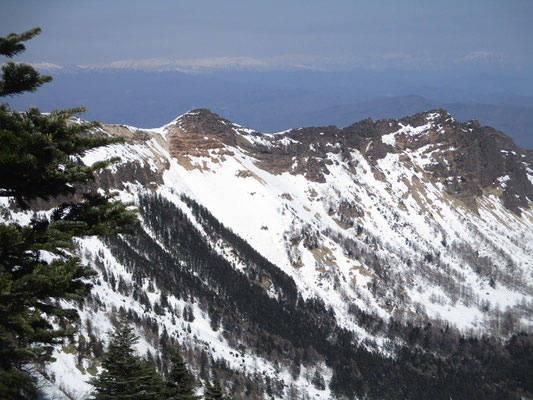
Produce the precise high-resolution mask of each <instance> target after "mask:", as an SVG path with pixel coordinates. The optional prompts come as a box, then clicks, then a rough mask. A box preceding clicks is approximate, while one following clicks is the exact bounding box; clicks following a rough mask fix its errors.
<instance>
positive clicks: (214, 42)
mask: <svg viewBox="0 0 533 400" xmlns="http://www.w3.org/2000/svg"><path fill="white" fill-rule="evenodd" d="M532 21H533V1H531V0H507V1H504V0H500V1H494V0H468V1H465V0H462V1H454V0H449V1H442V0H440V1H434V0H423V1H418V0H404V1H398V0H394V1H387V0H385V1H356V0H330V1H323V0H322V1H318V0H284V1H279V0H270V1H266V0H264V1H254V0H246V1H244V0H224V1H221V0H218V1H216V0H195V1H179V0H178V1H170V0H168V1H164V0H152V1H136V0H127V1H125V0H116V1H110V0H106V1H102V0H90V1H87V0H76V1H68V0H48V1H46V2H43V1H42V0H39V1H33V0H32V1H30V0H27V1H26V0H0V36H4V35H5V34H7V33H9V32H20V31H23V30H26V29H29V28H32V27H35V26H40V27H41V28H42V30H43V32H42V34H41V35H40V37H39V38H37V39H34V40H32V41H31V42H29V43H28V45H27V48H28V50H27V52H26V53H25V54H24V55H23V56H22V57H21V60H23V61H27V62H34V63H38V62H42V63H52V64H57V65H60V66H66V65H83V66H110V65H114V66H115V67H132V66H134V67H139V66H140V67H141V68H143V67H144V68H150V67H153V66H157V65H163V64H165V65H170V64H172V63H176V61H175V60H180V61H179V63H178V64H183V63H185V64H187V63H189V64H190V65H194V64H195V63H204V64H205V65H209V63H215V64H216V65H222V64H228V63H229V64H231V63H240V64H247V65H249V66H257V65H260V66H263V67H264V68H276V67H283V66H287V65H290V66H299V67H302V68H317V69H320V68H322V69H327V70H335V69H350V68H354V67H362V68H369V69H373V68H378V69H379V68H399V69H411V70H416V69H443V68H452V69H460V68H469V67H474V68H480V67H485V68H492V69H505V70H513V69H516V70H522V71H526V70H528V69H531V68H533V23H532ZM217 63H218V64H217Z"/></svg>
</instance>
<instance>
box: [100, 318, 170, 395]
mask: <svg viewBox="0 0 533 400" xmlns="http://www.w3.org/2000/svg"><path fill="white" fill-rule="evenodd" d="M137 341H138V337H137V336H135V334H134V333H133V328H131V327H130V326H128V325H127V324H126V323H124V322H121V323H120V324H119V326H118V327H117V328H116V329H115V332H114V333H113V336H112V338H111V341H110V343H109V348H108V350H107V352H106V354H105V356H104V360H103V361H102V367H103V369H104V371H102V373H100V375H98V377H96V378H94V379H93V380H92V381H91V384H92V385H93V386H94V388H95V392H94V395H93V396H94V399H95V400H112V399H113V400H121V399H124V400H126V399H135V400H157V399H161V398H162V397H161V389H162V386H161V378H160V377H159V375H158V374H157V373H156V371H155V366H154V363H153V360H150V359H148V360H146V361H142V360H141V359H140V358H139V357H138V356H137V355H136V354H135V351H134V349H133V346H134V345H135V344H136V343H137Z"/></svg>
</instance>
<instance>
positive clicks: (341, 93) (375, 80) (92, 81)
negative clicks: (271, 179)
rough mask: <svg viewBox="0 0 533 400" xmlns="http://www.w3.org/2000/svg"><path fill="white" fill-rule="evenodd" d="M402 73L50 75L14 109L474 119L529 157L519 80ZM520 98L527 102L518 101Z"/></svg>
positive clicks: (112, 119)
mask: <svg viewBox="0 0 533 400" xmlns="http://www.w3.org/2000/svg"><path fill="white" fill-rule="evenodd" d="M436 74H437V73H435V72H433V73H428V72H410V71H366V70H359V71H348V72H318V71H268V72H264V71H263V72H255V71H224V72H220V71H217V72H211V73H202V74H187V73H182V72H145V71H131V70H112V69H108V70H81V69H73V70H70V71H68V72H61V71H60V72H54V73H52V75H53V76H54V81H53V82H52V83H50V84H48V85H45V86H44V87H43V88H42V89H41V90H39V91H38V92H37V93H34V94H28V95H24V96H20V97H16V98H14V99H13V101H12V102H11V104H12V105H13V107H14V108H16V109H18V110H23V109H26V108H27V107H29V106H37V107H39V108H40V109H41V110H42V111H50V110H52V109H57V108H65V107H72V106H73V105H76V106H84V107H86V108H87V113H86V114H85V115H84V118H87V119H95V120H99V121H102V122H108V123H124V124H129V125H134V126H141V127H157V126H161V125H163V124H165V123H167V122H168V121H169V120H171V119H172V118H174V117H175V116H176V115H179V114H181V113H183V112H186V111H188V110H191V109H193V108H200V107H206V108H210V109H211V110H213V111H214V112H217V113H220V114H223V115H225V116H227V117H228V118H230V119H231V120H233V121H237V122H239V123H240V124H244V125H246V126H249V127H251V128H254V129H257V130H259V131H263V132H269V131H280V130H285V129H288V128H293V127H295V126H317V125H337V126H346V125H349V124H351V123H353V122H355V121H358V120H361V119H365V118H372V119H383V118H400V117H402V116H405V115H410V114H414V113H417V112H421V111H425V110H429V109H433V108H445V109H446V110H448V111H449V112H450V113H451V114H452V115H454V117H455V118H457V119H458V120H460V121H467V120H471V119H477V120H479V122H480V123H481V124H483V125H490V126H493V127H495V128H496V129H499V130H502V131H503V132H505V133H506V134H507V135H509V136H511V137H512V138H513V139H514V140H515V142H516V143H517V144H518V145H519V146H522V147H525V148H528V149H532V148H533V132H532V128H531V127H533V96H530V95H529V94H530V93H533V92H532V89H531V88H528V87H523V82H524V79H523V78H524V77H520V76H517V77H516V78H513V79H511V78H508V77H498V76H493V75H483V74H482V73H479V72H476V71H473V72H472V73H471V74H466V75H463V76H461V77H458V76H455V75H453V74H446V73H439V74H438V79H436ZM524 93H526V95H523V94H524Z"/></svg>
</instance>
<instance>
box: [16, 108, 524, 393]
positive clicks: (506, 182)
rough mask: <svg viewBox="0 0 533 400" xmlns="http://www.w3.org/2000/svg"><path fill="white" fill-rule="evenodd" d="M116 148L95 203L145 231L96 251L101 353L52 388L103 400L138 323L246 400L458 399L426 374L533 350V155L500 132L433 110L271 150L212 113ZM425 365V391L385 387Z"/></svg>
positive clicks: (133, 131) (86, 320)
mask: <svg viewBox="0 0 533 400" xmlns="http://www.w3.org/2000/svg"><path fill="white" fill-rule="evenodd" d="M103 133H105V134H109V135H112V136H124V137H125V138H126V142H125V143H124V144H115V145H112V146H108V147H105V148H101V149H99V150H97V151H93V152H90V153H88V154H86V156H85V158H84V161H85V162H86V163H87V164H93V163H95V162H97V161H101V160H105V159H109V158H112V157H117V156H118V157H120V159H121V161H120V162H118V163H116V164H114V165H112V166H110V167H108V168H107V169H105V170H103V171H102V172H101V173H100V174H99V176H98V179H97V181H96V182H95V183H94V188H93V189H94V190H100V189H103V190H112V191H115V192H117V193H118V194H119V196H120V198H122V199H123V200H125V201H131V202H133V203H135V205H136V206H137V207H138V209H139V217H140V220H141V227H140V228H139V229H138V232H137V234H136V235H134V236H121V237H118V238H114V239H106V240H101V239H98V238H87V239H84V240H81V241H80V242H79V250H80V254H81V256H82V257H83V259H84V260H85V261H86V262H87V263H88V264H90V265H91V266H93V268H94V269H95V270H96V271H97V272H98V277H97V278H96V280H95V286H94V288H93V290H92V294H91V296H90V298H89V299H88V300H87V301H86V302H85V303H84V304H83V305H81V306H80V314H81V317H82V318H81V323H80V327H81V335H82V336H83V337H84V341H83V342H84V343H85V345H84V346H85V347H84V348H81V349H80V348H79V347H80V346H78V347H77V348H75V346H70V347H69V346H63V347H62V348H58V350H57V354H56V355H57V361H56V362H55V363H54V364H53V365H52V366H51V367H49V368H48V370H47V371H45V373H44V376H45V377H46V378H47V379H48V380H49V381H50V382H53V386H54V387H55V389H54V390H59V389H60V390H59V391H60V392H61V391H62V393H70V394H71V395H72V397H73V398H79V397H81V396H82V395H83V394H84V393H86V392H88V391H89V390H90V386H89V385H88V384H86V383H84V382H86V381H87V380H88V379H89V378H90V377H91V374H95V373H97V371H98V367H99V363H98V356H99V354H101V350H102V342H101V341H102V340H104V341H105V337H106V333H107V331H109V330H110V329H111V327H112V323H113V321H114V320H116V318H119V316H122V317H125V318H128V319H129V320H130V321H133V322H135V324H136V326H137V329H138V333H139V334H140V335H141V337H142V341H141V347H140V349H139V351H140V352H142V353H144V352H146V350H149V351H150V352H151V353H152V354H153V355H156V356H157V357H158V358H159V359H160V360H159V364H158V365H159V367H160V368H161V369H163V370H164V368H165V354H164V353H165V350H166V347H165V346H168V344H169V342H172V341H173V340H178V341H179V342H180V343H181V344H182V348H183V349H185V351H186V352H188V353H187V359H188V361H189V363H190V364H191V366H192V367H193V369H194V370H195V372H196V374H197V375H198V376H199V377H200V379H202V378H205V376H207V375H206V374H209V372H206V371H209V370H212V369H215V370H216V371H218V372H217V374H218V375H219V376H220V377H221V378H222V379H223V380H224V381H225V382H226V386H227V388H228V389H230V390H231V391H233V393H234V394H235V395H236V397H239V396H240V397H239V398H263V396H264V398H270V397H274V398H302V396H303V398H313V399H328V398H332V397H334V396H341V395H344V396H345V397H347V398H353V397H355V396H361V397H363V396H368V397H370V398H388V397H387V396H389V394H388V393H389V392H388V390H391V391H393V390H397V389H398V387H401V388H402V387H405V390H407V392H404V393H409V396H411V397H412V398H417V397H416V395H414V394H412V392H409V390H415V389H413V387H418V386H416V385H419V384H420V382H424V384H427V385H429V386H427V387H435V386H437V387H438V385H436V384H433V383H428V382H429V381H428V380H426V377H425V375H424V373H422V372H420V370H421V369H423V366H424V365H438V366H439V368H443V369H444V370H445V369H446V368H447V367H448V364H446V365H444V366H442V365H441V364H439V363H440V362H442V361H436V359H439V360H440V359H446V360H448V359H451V358H453V354H455V353H454V352H458V353H461V352H464V351H465V350H464V348H463V347H462V346H463V345H464V343H463V342H462V341H461V340H466V339H464V338H470V339H469V340H477V338H480V337H482V336H483V335H486V336H487V337H492V338H494V339H491V340H495V341H494V342H490V344H479V343H478V342H477V341H476V342H475V344H472V342H469V346H470V347H469V349H472V348H473V349H476V348H477V347H476V346H485V345H486V346H489V347H490V346H496V347H490V349H491V350H494V349H495V348H496V349H500V350H501V351H502V352H503V351H504V350H502V349H506V348H507V347H505V346H506V344H505V340H506V339H508V338H510V337H511V335H513V334H515V333H517V332H520V331H525V332H531V331H532V328H533V257H532V255H533V207H532V203H533V152H532V151H526V150H524V149H521V148H518V147H516V146H515V145H514V143H513V142H512V140H511V139H509V138H508V137H506V136H505V135H504V134H502V133H501V132H499V131H495V130H494V129H492V128H489V127H482V126H480V125H479V124H477V123H476V122H475V121H472V122H467V123H459V122H457V121H456V120H454V118H453V117H452V116H450V115H449V114H448V113H447V112H446V111H444V110H432V111H429V112H425V113H421V114H416V115H413V116H411V117H406V118H403V119H400V120H382V121H377V122H375V121H372V120H364V121H360V122H358V123H355V124H353V125H351V126H348V127H346V128H336V127H331V126H330V127H315V128H300V129H293V130H290V131H286V132H279V133H268V134H267V133H259V132H255V131H253V130H250V129H247V128H244V127H242V126H239V125H237V124H235V123H232V122H230V121H228V120H226V119H223V118H221V117H220V116H218V115H216V114H213V113H211V112H210V111H209V110H205V109H200V110H194V111H191V112H189V113H186V114H184V115H182V116H180V117H178V118H177V119H175V120H174V121H172V122H171V123H169V124H167V125H165V126H163V127H161V128H157V129H138V128H134V127H129V126H121V125H106V126H103V127H102V131H101V132H100V134H103ZM11 218H21V219H23V218H24V215H22V214H17V213H15V212H12V213H11ZM461 338H463V339H461ZM406 346H408V347H409V348H418V351H420V352H422V353H423V354H424V357H430V356H431V357H433V358H432V359H431V361H427V360H426V359H425V358H424V359H423V361H422V356H420V357H421V358H420V359H416V360H417V362H413V361H412V360H411V359H408V358H406V357H413V356H412V355H409V356H407V355H405V354H403V353H401V349H402V348H405V347H406ZM498 346H501V348H500V347H498ZM483 349H485V350H486V348H485V347H483ZM500 350H498V351H500ZM469 351H470V350H469ZM471 351H472V352H474V350H471ZM480 352H481V350H480ZM452 353H453V354H452ZM417 357H418V356H417ZM474 358H475V357H474ZM406 360H409V361H410V362H412V363H413V364H414V365H415V366H414V367H409V368H412V370H410V369H409V368H406V371H407V372H406V373H407V374H408V375H409V376H410V377H411V378H412V376H416V377H417V378H412V379H419V380H414V381H411V382H407V381H402V382H403V383H402V385H404V386H402V385H399V384H397V382H399V381H400V380H398V379H396V378H390V377H387V378H385V375H387V374H385V373H383V372H379V371H382V370H383V371H390V370H391V368H392V369H393V370H399V369H401V368H403V367H401V368H398V365H400V366H402V365H404V364H402V363H404V362H405V363H406ZM478 361H479V360H478V359H476V360H475V362H474V361H472V362H474V363H477V362H478ZM482 361H483V362H484V361H485V360H484V359H483V360H482ZM490 362H492V361H490ZM490 362H489V361H487V364H486V365H489V367H487V368H488V370H490V368H491V367H490V365H491V364H490ZM462 363H463V364H464V365H463V367H464V369H465V370H466V371H467V372H464V371H462V370H461V369H459V371H460V372H461V373H464V374H466V373H472V374H475V373H476V372H475V371H474V370H472V371H470V372H468V371H469V368H470V367H469V364H468V362H466V361H464V360H463V361H462ZM476 365H477V364H476ZM483 365H485V364H483ZM394 368H396V369H394ZM450 368H451V367H450ZM453 368H456V366H455V364H454V366H453ZM439 370H440V369H439ZM454 371H456V372H457V370H454ZM476 371H479V370H476ZM489 372H490V371H489ZM402 373H403V372H401V371H399V372H395V373H394V374H392V373H389V375H394V376H400V375H401V374H402ZM395 374H396V375H395ZM417 374H418V375H417ZM486 375H487V377H486V378H483V379H486V380H487V381H488V382H489V383H490V382H491V379H492V380H494V379H495V378H493V377H492V376H491V375H490V373H487V374H486ZM419 376H420V377H419ZM421 376H424V377H421ZM411 378H410V379H411ZM433 378H434V377H433ZM388 379H389V380H388ZM394 379H396V380H394ZM402 379H403V378H402ZM443 379H444V381H446V382H449V380H450V378H449V377H448V378H443ZM465 379H466V378H465ZM374 380H376V381H379V382H378V383H376V382H374ZM348 381H349V383H348ZM380 385H383V388H381V386H380ZM386 385H399V386H398V387H396V389H392V388H389V389H387V388H385V386H386ZM432 385H433V386H432ZM457 385H458V387H462V386H460V385H459V384H457ZM423 387H426V386H423ZM480 387H482V385H481V384H480ZM376 388H378V389H376ZM522 389H523V388H522ZM522 389H521V390H522ZM398 390H399V389H398ZM420 390H422V391H423V389H420ZM457 390H459V389H457ZM480 390H484V389H480ZM487 390H489V389H487ZM523 390H525V389H523ZM49 391H50V392H51V391H52V389H50V390H49ZM391 393H394V392H391ZM396 393H401V390H399V391H398V392H396ZM423 393H426V394H427V393H429V392H428V391H427V390H426V391H425V392H423ZM443 393H444V394H446V395H448V394H451V393H454V392H453V390H452V389H449V392H446V391H444V392H443ZM459 393H461V392H459ZM483 393H485V392H483ZM487 393H491V392H490V391H489V392H487ZM305 396H307V397H305ZM390 396H392V398H395V397H394V396H393V395H390ZM397 396H398V394H397ZM409 396H408V395H407V394H406V395H405V396H403V398H411V397H409ZM400 398H402V396H401V395H400ZM426 398H428V397H426ZM432 398H438V397H432ZM453 398H460V396H457V394H456V396H455V397H453ZM487 398H488V397H487Z"/></svg>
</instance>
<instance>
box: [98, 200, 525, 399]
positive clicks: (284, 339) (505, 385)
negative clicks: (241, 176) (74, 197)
mask: <svg viewBox="0 0 533 400" xmlns="http://www.w3.org/2000/svg"><path fill="white" fill-rule="evenodd" d="M182 200H183V201H184V202H185V203H186V204H187V205H188V207H189V208H190V210H191V211H192V214H193V215H194V217H195V219H196V221H197V222H199V223H200V224H201V226H202V228H204V230H205V231H206V232H208V237H207V238H206V237H205V236H203V235H202V234H201V233H200V232H198V230H197V229H196V228H195V227H194V225H193V224H192V223H191V221H190V220H189V219H188V217H187V216H186V215H185V213H184V212H182V211H181V210H180V209H178V208H177V207H176V206H175V205H173V204H172V203H170V202H169V201H167V200H166V199H164V198H161V197H158V196H153V195H150V196H142V197H141V198H140V206H139V208H140V210H141V216H142V219H143V221H144V223H145V224H146V225H147V226H148V227H149V229H150V231H152V233H153V234H155V236H156V238H157V240H158V241H159V242H161V243H162V244H163V245H164V247H165V249H166V250H164V249H163V248H162V247H161V246H160V245H159V244H158V243H157V241H156V240H154V238H152V237H151V236H150V235H148V234H147V233H146V232H145V231H144V230H143V229H142V228H139V229H138V232H137V234H136V235H133V236H127V237H126V236H121V237H110V238H107V239H106V240H107V243H108V245H109V247H110V248H111V251H112V253H113V255H114V256H115V257H116V258H117V259H118V260H120V262H121V263H123V264H124V265H125V266H126V268H128V269H129V271H130V272H131V273H132V274H133V277H134V283H133V287H132V288H131V290H133V292H134V293H137V295H138V296H142V289H141V288H142V284H143V280H144V279H148V280H150V281H152V282H154V283H155V285H157V287H158V288H159V289H160V290H161V291H162V299H164V298H165V296H168V295H169V294H172V295H175V296H176V297H178V298H181V299H184V300H187V301H194V302H196V303H197V304H198V305H199V306H200V308H201V309H202V310H203V311H205V312H207V313H208V315H209V317H210V319H211V324H212V327H213V329H215V330H219V329H220V331H221V333H222V335H223V336H224V337H225V338H226V339H227V340H228V341H229V342H230V343H231V344H233V345H234V346H235V347H239V345H240V344H242V343H244V344H245V345H246V346H247V347H248V348H250V349H251V350H253V352H255V353H257V354H258V355H260V356H263V357H265V358H268V359H270V360H273V361H275V362H276V363H279V364H280V366H281V368H290V370H291V372H293V375H298V374H299V365H300V364H303V365H305V366H307V367H313V366H314V365H317V364H318V363H320V362H322V361H324V362H325V363H326V364H327V365H328V366H330V367H331V368H332V369H333V371H334V375H333V377H332V380H331V383H330V388H331V389H332V390H333V392H334V393H335V394H336V395H337V396H339V397H344V398H354V397H355V396H357V397H359V398H372V399H427V398H434V399H449V398H454V399H499V398H502V399H503V398H506V399H507V398H508V399H512V398H517V399H518V398H521V397H523V396H525V397H527V396H531V393H533V351H532V350H533V338H532V337H531V336H529V335H527V334H518V335H514V336H512V337H511V338H510V339H509V340H507V341H506V342H502V341H501V340H499V339H495V338H471V337H465V336H463V335H462V334H461V333H459V332H458V331H457V330H455V329H452V328H449V327H446V326H442V324H438V323H434V324H432V323H426V324H425V325H423V326H418V325H413V324H410V323H409V322H403V321H398V320H392V319H391V320H390V321H383V320H381V319H380V318H379V317H377V316H375V315H372V314H368V313H365V312H363V311H361V310H359V309H358V308H356V307H352V308H351V311H352V314H353V315H354V316H355V317H356V318H357V320H358V321H359V323H360V324H361V325H362V326H364V327H365V328H366V329H367V330H368V331H369V332H374V333H375V334H379V335H382V336H385V337H387V338H389V339H390V341H389V342H388V343H390V345H389V348H388V350H389V352H390V354H393V355H394V356H386V355H384V353H383V352H380V351H377V350H376V349H374V348H373V346H372V344H371V343H370V342H364V343H363V344H357V340H356V338H355V337H354V334H353V333H351V332H349V331H347V330H345V329H343V328H340V327H338V326H337V323H336V320H335V316H334V313H333V311H332V310H328V309H327V308H326V307H325V305H324V304H323V303H322V302H321V301H319V300H305V301H304V300H303V299H302V298H301V297H300V296H299V295H298V293H297V289H296V285H295V283H294V281H293V280H292V278H290V277H288V276H287V275H286V274H284V273H283V272H282V271H281V270H279V269H278V268H277V267H276V266H274V265H272V264H271V263H270V262H269V261H268V260H266V259H265V258H264V257H262V256H261V255H260V254H258V253H257V252H256V251H255V250H253V249H252V248H251V247H250V246H249V245H248V244H247V243H246V242H245V241H244V240H243V239H241V238H240V237H238V236H237V235H235V234H234V233H233V232H231V231H230V230H228V229H227V228H226V227H224V226H223V225H222V224H220V223H219V222H218V221H217V220H216V219H215V218H214V217H213V216H212V215H211V214H210V213H209V212H208V211H207V210H206V209H205V208H203V207H202V206H200V205H198V204H197V203H195V202H194V201H193V200H191V199H188V198H186V197H183V198H182ZM210 242H211V243H214V242H217V243H219V244H220V243H222V244H223V246H226V248H227V249H229V251H231V252H232V255H233V256H234V259H235V261H231V262H230V261H228V260H227V259H226V258H224V257H222V256H221V255H220V254H219V253H217V252H216V251H215V250H213V248H212V247H211V246H212V245H211V244H210ZM235 263H242V265H244V266H245V267H244V268H243V270H242V272H241V271H239V270H237V269H236V268H235V265H234V264H235ZM264 280H267V281H268V282H269V285H270V286H269V291H270V293H275V295H274V296H272V295H270V296H269V294H267V292H266V290H265V289H264V288H263V287H262V286H261V282H262V281H264ZM117 286H119V285H118V284H117ZM123 290H124V289H123ZM161 302H162V303H163V302H164V300H162V301H161ZM146 303H147V306H150V303H149V302H146ZM156 306H158V307H161V306H163V307H162V309H164V306H165V305H164V304H157V305H156Z"/></svg>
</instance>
